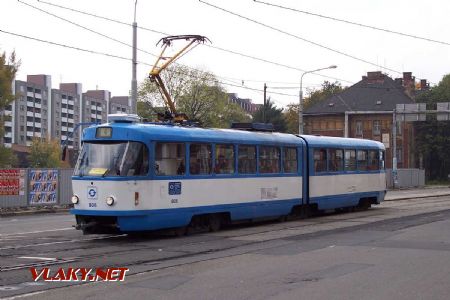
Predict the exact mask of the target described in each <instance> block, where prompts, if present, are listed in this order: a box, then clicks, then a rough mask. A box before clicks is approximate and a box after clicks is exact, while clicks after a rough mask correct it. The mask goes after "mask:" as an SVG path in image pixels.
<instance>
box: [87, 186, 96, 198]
mask: <svg viewBox="0 0 450 300" xmlns="http://www.w3.org/2000/svg"><path fill="white" fill-rule="evenodd" d="M87 197H88V199H93V200H95V199H97V187H95V186H91V187H88V190H87Z"/></svg>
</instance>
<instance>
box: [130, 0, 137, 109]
mask: <svg viewBox="0 0 450 300" xmlns="http://www.w3.org/2000/svg"><path fill="white" fill-rule="evenodd" d="M136 6H137V0H136V1H135V2H134V22H133V52H132V53H133V59H132V63H131V65H132V71H131V113H132V114H137V80H136V66H137V58H136V56H137V55H136V50H137V23H136Z"/></svg>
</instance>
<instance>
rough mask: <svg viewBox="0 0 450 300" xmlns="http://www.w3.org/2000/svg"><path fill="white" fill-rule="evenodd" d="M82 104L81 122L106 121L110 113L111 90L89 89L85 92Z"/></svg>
mask: <svg viewBox="0 0 450 300" xmlns="http://www.w3.org/2000/svg"><path fill="white" fill-rule="evenodd" d="M82 98H83V101H82V105H81V122H83V123H105V122H106V120H107V115H108V113H109V107H108V106H109V101H110V99H111V92H109V91H106V90H89V91H87V92H86V93H83V96H82Z"/></svg>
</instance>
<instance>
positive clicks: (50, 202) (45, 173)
mask: <svg viewBox="0 0 450 300" xmlns="http://www.w3.org/2000/svg"><path fill="white" fill-rule="evenodd" d="M72 173H73V169H8V170H6V169H3V170H0V208H6V207H24V206H54V205H65V204H70V203H71V202H70V198H71V196H72V182H71V176H72Z"/></svg>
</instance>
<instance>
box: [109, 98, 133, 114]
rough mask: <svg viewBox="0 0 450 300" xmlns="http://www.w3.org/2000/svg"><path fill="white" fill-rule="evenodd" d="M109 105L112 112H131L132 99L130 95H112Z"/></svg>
mask: <svg viewBox="0 0 450 300" xmlns="http://www.w3.org/2000/svg"><path fill="white" fill-rule="evenodd" d="M109 107H110V109H109V113H110V114H131V99H130V97H128V96H115V97H111V100H110V102H109Z"/></svg>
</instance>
